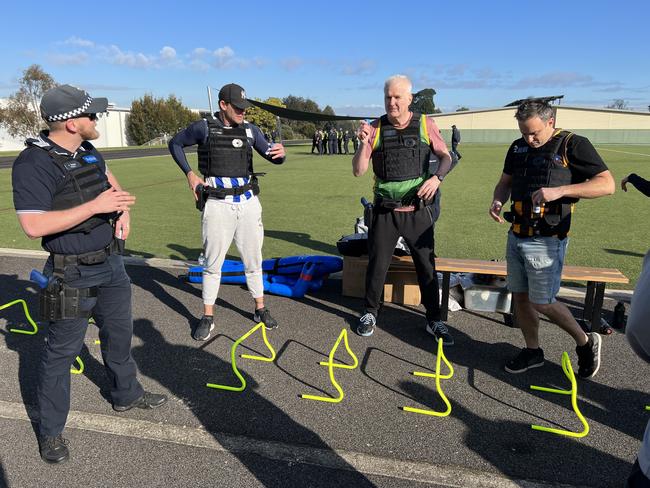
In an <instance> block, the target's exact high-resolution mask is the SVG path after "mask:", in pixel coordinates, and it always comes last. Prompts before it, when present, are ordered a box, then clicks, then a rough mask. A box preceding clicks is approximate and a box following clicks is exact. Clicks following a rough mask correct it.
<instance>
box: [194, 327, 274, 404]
mask: <svg viewBox="0 0 650 488" xmlns="http://www.w3.org/2000/svg"><path fill="white" fill-rule="evenodd" d="M260 328H261V329H262V338H263V339H264V344H266V347H268V349H269V351H271V357H269V358H267V357H265V356H253V355H250V354H242V355H241V357H242V358H246V359H254V360H256V361H266V362H269V363H270V362H273V361H274V360H275V349H273V346H271V344H270V343H269V341H268V339H267V337H266V329H265V327H264V322H260V323H259V324H257V325H256V326H255V327H253V328H252V329H251V330H249V331H248V332H246V333H245V334H244V335H243V336H241V337H240V338H239V339H237V340H236V341H235V342H234V344H233V345H232V347H231V348H230V363H231V366H232V370H233V372H234V373H235V376H237V378H239V381H240V382H241V385H239V386H228V385H218V384H215V383H206V385H205V386H207V387H208V388H215V389H218V390H228V391H244V390H245V389H246V380H245V379H244V377H243V376H242V375H241V373H240V372H239V370H238V369H237V357H236V354H235V353H236V350H237V346H239V344H241V343H242V342H244V341H245V340H246V338H248V336H250V335H251V334H253V333H254V332H255V331H256V330H257V329H260Z"/></svg>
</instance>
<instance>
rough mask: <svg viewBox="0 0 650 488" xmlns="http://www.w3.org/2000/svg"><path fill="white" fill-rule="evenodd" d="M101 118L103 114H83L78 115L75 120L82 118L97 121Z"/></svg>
mask: <svg viewBox="0 0 650 488" xmlns="http://www.w3.org/2000/svg"><path fill="white" fill-rule="evenodd" d="M101 116H102V114H81V115H77V116H76V117H73V118H75V119H80V118H82V117H88V118H89V119H90V120H92V121H95V120H97V119H98V118H99V117H101Z"/></svg>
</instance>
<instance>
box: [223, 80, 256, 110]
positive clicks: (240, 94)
mask: <svg viewBox="0 0 650 488" xmlns="http://www.w3.org/2000/svg"><path fill="white" fill-rule="evenodd" d="M219 100H223V101H224V102H226V103H229V104H231V105H234V106H235V107H237V108H240V109H242V110H245V109H247V108H248V107H252V106H253V104H252V103H251V102H249V101H248V100H246V92H245V91H244V89H243V88H242V87H241V86H239V85H237V84H235V83H228V84H227V85H224V86H222V87H221V90H219Z"/></svg>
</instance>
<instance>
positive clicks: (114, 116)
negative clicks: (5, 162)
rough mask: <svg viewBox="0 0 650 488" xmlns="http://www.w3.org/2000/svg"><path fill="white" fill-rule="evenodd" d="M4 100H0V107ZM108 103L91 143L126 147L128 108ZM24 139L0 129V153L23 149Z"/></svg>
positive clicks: (100, 145) (98, 145)
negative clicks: (105, 112) (96, 134)
mask: <svg viewBox="0 0 650 488" xmlns="http://www.w3.org/2000/svg"><path fill="white" fill-rule="evenodd" d="M5 100H6V99H0V105H2V104H3V103H5ZM111 105H112V104H110V103H109V107H108V116H106V114H104V116H103V117H101V118H100V119H98V120H97V130H98V131H99V134H100V135H99V139H97V140H96V141H93V144H94V145H95V146H96V147H124V146H126V145H127V138H126V118H127V116H128V115H129V109H128V108H119V107H115V106H111ZM24 143H25V138H24V137H11V136H10V135H9V134H8V133H7V131H6V130H5V129H4V128H2V127H0V151H16V150H18V151H20V150H21V149H24V147H25V144H24Z"/></svg>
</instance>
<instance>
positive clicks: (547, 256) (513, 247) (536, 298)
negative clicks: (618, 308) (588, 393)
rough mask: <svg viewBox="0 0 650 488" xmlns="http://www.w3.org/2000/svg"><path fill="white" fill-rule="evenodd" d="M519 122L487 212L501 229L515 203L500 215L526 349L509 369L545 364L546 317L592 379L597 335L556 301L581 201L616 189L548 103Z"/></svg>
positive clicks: (523, 108)
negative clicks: (542, 320) (542, 318)
mask: <svg viewBox="0 0 650 488" xmlns="http://www.w3.org/2000/svg"><path fill="white" fill-rule="evenodd" d="M515 117H516V119H517V122H518V123H519V130H520V132H521V134H522V137H521V138H520V139H517V140H516V141H514V142H513V143H512V144H511V146H510V149H509V150H508V153H507V155H506V159H505V163H504V167H503V173H502V175H501V178H500V180H499V182H498V183H497V185H496V187H495V189H494V198H493V201H492V205H491V206H490V209H489V214H490V216H491V217H492V218H493V219H494V220H495V221H497V222H500V223H502V222H503V221H504V219H503V218H502V217H501V210H502V207H503V204H504V202H506V201H507V200H508V199H509V198H510V199H511V200H512V206H511V210H510V211H509V212H506V213H504V216H503V217H505V219H506V220H507V221H508V222H510V223H511V224H512V226H511V227H510V232H509V233H508V244H507V249H506V260H507V263H508V288H509V289H510V291H511V292H512V298H513V302H514V310H515V319H516V321H517V325H518V326H519V327H520V328H521V331H522V333H523V335H524V341H525V344H526V347H525V348H523V349H522V350H521V351H520V353H519V354H518V355H517V356H516V357H514V358H513V359H512V360H510V361H508V362H507V363H506V365H505V370H506V371H507V372H509V373H523V372H525V371H527V370H529V369H531V368H538V367H541V366H543V365H544V351H543V350H542V349H541V347H540V346H539V314H540V313H541V314H544V315H546V316H547V317H548V318H549V319H550V320H551V321H552V322H554V323H555V324H557V325H558V326H559V327H561V328H562V329H563V330H564V331H566V332H567V333H568V334H569V335H571V337H572V338H573V339H574V340H575V342H576V354H577V355H578V376H580V377H582V378H591V377H593V376H594V375H595V374H596V373H597V372H598V369H599V368H600V344H601V341H600V336H599V335H598V333H597V332H591V333H588V334H585V332H584V331H583V330H582V328H581V327H580V326H579V325H578V323H577V322H576V320H575V319H574V318H573V315H571V312H570V311H569V309H568V308H567V307H566V305H564V304H562V303H560V302H558V301H557V300H556V295H557V293H558V291H559V289H560V281H561V277H562V266H563V264H564V256H565V253H566V248H567V244H568V241H569V238H568V233H569V228H570V226H571V216H572V213H573V209H574V206H575V204H576V202H577V201H578V199H580V198H597V197H600V196H604V195H610V194H612V193H614V189H615V186H616V185H615V183H614V179H613V178H612V174H611V173H610V172H609V170H608V169H607V166H606V165H605V163H604V162H603V160H602V159H601V157H600V156H599V154H598V153H597V152H596V150H595V149H594V147H593V146H592V145H591V143H590V142H589V140H588V139H586V138H585V137H582V136H579V135H577V134H573V133H571V132H569V131H564V130H561V129H556V128H555V116H554V113H553V108H552V107H551V106H550V105H549V104H548V103H546V102H543V101H538V100H535V99H531V100H527V101H526V102H524V103H523V104H521V105H520V106H519V108H518V109H517V112H516V114H515ZM598 326H599V324H592V327H598Z"/></svg>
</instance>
